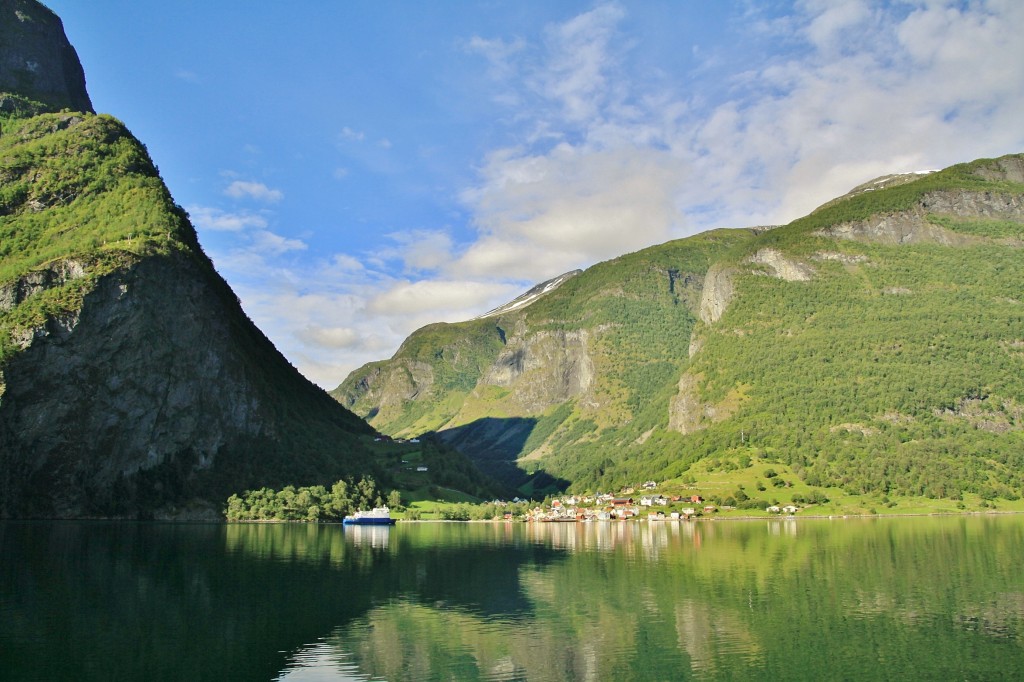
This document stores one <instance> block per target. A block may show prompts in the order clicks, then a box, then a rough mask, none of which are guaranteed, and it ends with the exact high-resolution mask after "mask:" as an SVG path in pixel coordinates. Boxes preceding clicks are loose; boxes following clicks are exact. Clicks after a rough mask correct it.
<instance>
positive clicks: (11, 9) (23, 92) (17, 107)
mask: <svg viewBox="0 0 1024 682" xmlns="http://www.w3.org/2000/svg"><path fill="white" fill-rule="evenodd" d="M61 109H70V110H72V111H87V112H92V111H93V108H92V101H91V100H90V99H89V93H88V92H87V91H86V89H85V72H84V71H83V70H82V64H81V62H79V61H78V53H77V52H75V48H74V47H72V46H71V43H70V42H69V41H68V38H67V35H65V33H64V25H63V24H62V23H61V20H60V17H58V16H57V15H56V14H54V13H53V12H52V11H51V10H50V9H49V8H47V7H46V6H44V5H43V4H41V3H39V2H37V1H36V0H0V113H2V114H20V115H25V114H28V115H32V114H36V113H42V112H45V111H60V110H61Z"/></svg>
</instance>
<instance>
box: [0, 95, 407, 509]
mask: <svg viewBox="0 0 1024 682" xmlns="http://www.w3.org/2000/svg"><path fill="white" fill-rule="evenodd" d="M2 126H3V132H2V134H0V492H2V495H0V516H81V515H89V516H93V515H101V516H109V515H115V516H124V515H132V516H135V515H141V516H149V515H157V516H175V515H177V514H181V513H184V514H191V513H197V512H196V510H197V509H207V510H208V511H207V512H205V513H209V510H212V509H214V508H215V506H219V505H220V503H221V501H222V500H223V499H224V498H225V497H226V496H227V495H228V494H229V493H230V492H231V491H234V490H238V489H241V488H243V487H252V486H264V485H276V486H283V485H287V484H300V485H301V484H315V483H327V482H330V481H333V480H337V479H338V478H339V477H343V476H348V475H355V474H375V475H377V476H379V477H380V478H381V479H382V480H386V479H387V477H388V474H387V472H386V471H384V470H383V469H381V467H380V466H379V465H378V464H377V463H376V462H375V461H374V456H373V453H372V450H371V448H369V447H368V445H367V440H366V439H368V438H369V436H370V435H371V434H372V433H373V431H372V429H370V428H369V427H368V426H367V425H366V424H365V423H364V422H363V421H362V420H360V419H358V418H357V417H355V416H354V415H352V414H351V413H350V412H348V411H346V410H344V409H340V407H339V406H338V405H337V403H335V402H334V401H332V400H331V399H330V398H329V397H328V396H327V395H326V394H325V393H324V392H323V391H322V390H320V389H319V388H317V387H316V386H314V385H312V384H311V383H310V382H308V381H307V380H305V379H304V378H303V377H301V375H299V374H298V372H297V371H296V370H295V369H294V368H293V367H291V365H289V364H288V362H287V361H286V360H285V359H284V357H282V356H281V355H280V353H279V352H278V351H277V350H276V349H275V348H274V347H273V345H272V344H271V343H270V342H269V341H268V340H267V339H266V337H264V336H263V334H262V333H260V332H259V330H258V329H256V327H255V326H254V325H253V324H252V322H251V321H250V320H249V319H248V318H247V317H246V316H245V314H244V313H243V312H242V310H241V308H240V307H239V305H238V300H237V298H236V297H235V295H234V294H233V292H232V291H231V290H230V288H229V287H228V286H227V284H226V283H225V282H224V281H223V279H221V278H220V276H219V275H217V273H216V272H215V271H214V269H213V265H212V263H211V262H210V261H209V259H208V258H207V257H206V255H205V254H204V253H203V252H202V250H201V249H200V247H199V244H198V241H197V239H196V235H195V231H194V229H193V228H192V226H191V224H190V223H189V221H188V216H187V215H186V214H185V212H184V211H183V210H182V209H181V208H180V207H178V206H177V205H175V203H174V202H173V200H172V198H171V197H170V195H169V193H168V192H167V189H166V187H165V186H164V185H163V183H162V181H161V180H160V177H159V174H158V172H157V169H156V167H155V166H154V165H153V163H152V161H151V159H150V158H149V155H148V154H147V152H146V149H145V147H144V146H143V145H142V144H141V143H139V141H138V140H136V139H135V138H134V137H133V136H132V135H131V133H129V132H128V131H127V130H126V129H125V128H124V126H123V125H122V124H121V123H120V122H119V121H117V120H116V119H114V118H112V117H110V116H105V115H94V114H91V113H74V112H62V113H46V114H40V115H36V116H30V117H28V118H17V117H8V118H6V119H5V120H4V121H3V122H2ZM197 505H198V507H197Z"/></svg>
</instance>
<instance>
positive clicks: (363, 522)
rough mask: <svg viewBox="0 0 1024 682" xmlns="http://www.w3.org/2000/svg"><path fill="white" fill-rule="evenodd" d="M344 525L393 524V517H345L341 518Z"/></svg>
mask: <svg viewBox="0 0 1024 682" xmlns="http://www.w3.org/2000/svg"><path fill="white" fill-rule="evenodd" d="M341 523H342V525H344V526H393V525H395V519H353V518H349V517H345V518H344V519H342V520H341Z"/></svg>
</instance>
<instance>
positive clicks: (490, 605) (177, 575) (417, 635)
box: [0, 516, 1024, 682]
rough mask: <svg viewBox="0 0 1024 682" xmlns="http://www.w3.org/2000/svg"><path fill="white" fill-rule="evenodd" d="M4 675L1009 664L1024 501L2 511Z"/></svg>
mask: <svg viewBox="0 0 1024 682" xmlns="http://www.w3.org/2000/svg"><path fill="white" fill-rule="evenodd" d="M0 679H3V680H288V681H289V682H295V681H306V680H442V679H443V680H476V679H482V680H687V679H694V680H719V679H736V680H787V681H788V680H838V679H843V680H884V679H889V680H914V679H920V680H952V679H958V680H1002V679H1007V680H1019V679H1024V517H1021V516H1003V517H964V518H913V519H898V520H897V519H875V520H834V521H827V520H798V521H786V520H781V519H780V520H772V521H761V522H696V523H674V522H660V523H654V522H646V521H641V522H613V523H607V522H604V523H601V522H598V523H587V524H531V525H526V524H454V523H448V524H438V523H429V524H428V523H421V524H405V525H402V524H399V525H398V526H396V527H394V528H391V529H381V528H351V527H350V528H342V527H341V526H334V525H331V526H323V525H322V526H305V525H242V524H237V525H169V524H127V523H87V522H68V523H56V522H54V523H10V522H8V523H3V524H0Z"/></svg>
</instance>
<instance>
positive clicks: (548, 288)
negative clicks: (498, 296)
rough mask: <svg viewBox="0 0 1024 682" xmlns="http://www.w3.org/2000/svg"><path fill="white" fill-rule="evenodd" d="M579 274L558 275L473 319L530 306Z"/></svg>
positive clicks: (579, 271)
mask: <svg viewBox="0 0 1024 682" xmlns="http://www.w3.org/2000/svg"><path fill="white" fill-rule="evenodd" d="M581 272H583V271H582V270H573V271H572V272H567V273H565V274H564V275H559V276H558V277H555V278H554V279H549V280H548V281H546V282H541V283H540V284H538V285H537V286H535V287H533V288H532V289H530V290H529V291H527V292H526V293H525V294H523V295H522V296H518V297H516V298H514V299H513V300H511V301H509V302H508V303H506V304H505V305H502V306H498V307H497V308H495V309H494V310H489V311H487V312H486V313H484V314H483V315H480V316H478V317H475V318H473V319H475V320H482V319H483V318H485V317H494V316H495V315H501V314H503V313H507V312H511V311H513V310H520V309H522V308H525V307H526V306H528V305H530V304H531V303H533V302H534V301H536V300H537V299H539V298H540V297H542V296H544V295H546V294H550V293H551V292H552V291H554V290H555V289H557V288H558V287H560V286H562V285H563V284H565V283H566V282H568V281H569V280H570V279H572V278H573V277H575V276H576V275H578V274H580V273H581Z"/></svg>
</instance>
